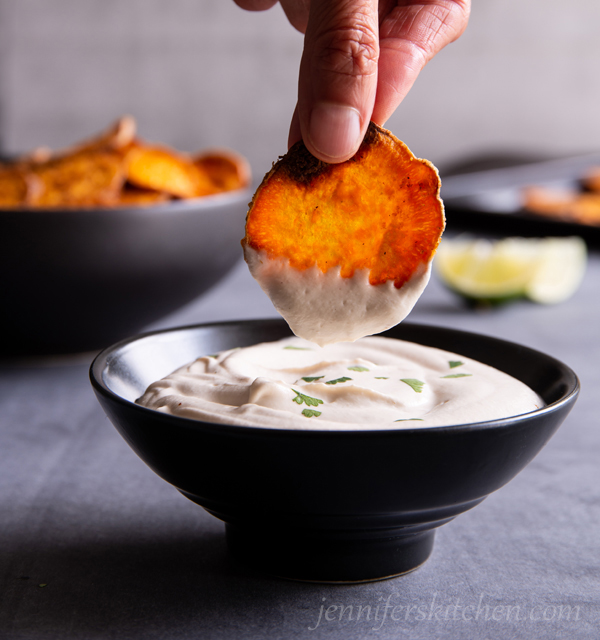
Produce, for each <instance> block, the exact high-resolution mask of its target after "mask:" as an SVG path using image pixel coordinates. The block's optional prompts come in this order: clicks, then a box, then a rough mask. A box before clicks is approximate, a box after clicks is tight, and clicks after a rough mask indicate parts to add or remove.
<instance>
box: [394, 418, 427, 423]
mask: <svg viewBox="0 0 600 640" xmlns="http://www.w3.org/2000/svg"><path fill="white" fill-rule="evenodd" d="M411 420H418V421H419V422H423V418H400V419H399V420H394V422H410V421H411Z"/></svg>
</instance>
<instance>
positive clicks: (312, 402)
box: [292, 389, 323, 407]
mask: <svg viewBox="0 0 600 640" xmlns="http://www.w3.org/2000/svg"><path fill="white" fill-rule="evenodd" d="M292 391H293V392H294V393H295V394H296V397H295V398H292V401H293V402H296V403H297V404H302V403H303V402H304V404H307V405H308V406H309V407H318V406H319V405H320V404H323V400H319V398H311V397H310V396H306V395H304V394H303V393H300V392H299V391H296V389H292Z"/></svg>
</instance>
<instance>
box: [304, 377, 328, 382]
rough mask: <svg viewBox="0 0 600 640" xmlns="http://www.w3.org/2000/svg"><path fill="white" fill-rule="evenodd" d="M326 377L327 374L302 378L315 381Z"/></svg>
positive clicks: (306, 380) (305, 380)
mask: <svg viewBox="0 0 600 640" xmlns="http://www.w3.org/2000/svg"><path fill="white" fill-rule="evenodd" d="M324 377H325V376H303V377H302V378H300V379H301V380H304V382H315V381H316V380H320V379H321V378H324Z"/></svg>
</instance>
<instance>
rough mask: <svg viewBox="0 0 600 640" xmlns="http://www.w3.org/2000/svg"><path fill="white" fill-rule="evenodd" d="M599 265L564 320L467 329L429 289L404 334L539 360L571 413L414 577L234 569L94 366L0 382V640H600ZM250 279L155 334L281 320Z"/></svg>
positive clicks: (234, 279)
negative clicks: (114, 409) (508, 343)
mask: <svg viewBox="0 0 600 640" xmlns="http://www.w3.org/2000/svg"><path fill="white" fill-rule="evenodd" d="M598 283H600V257H598V256H593V257H592V258H591V260H590V264H589V269H588V273H587V276H586V279H585V281H584V283H583V286H582V287H581V289H580V290H579V291H578V293H577V294H576V295H575V297H574V298H573V299H572V300H570V301H569V302H568V303H565V304H561V305H556V306H551V307H543V306H538V305H534V304H529V303H525V302H523V303H518V304H514V305H512V306H509V307H506V308H502V309H498V310H493V311H487V312H486V311H480V312H476V311H472V310H468V309H466V308H465V307H463V306H462V305H461V303H460V302H459V301H458V299H457V298H455V297H454V296H453V294H451V293H450V292H448V291H446V290H445V289H444V288H443V287H442V286H441V285H440V284H439V283H438V282H437V281H435V280H434V281H432V283H431V284H430V285H429V287H428V289H427V291H426V293H425V295H424V296H423V298H422V299H421V300H420V302H419V303H418V306H417V307H416V309H415V311H414V312H413V313H412V314H411V316H410V320H411V321H413V322H422V323H428V324H436V325H445V326H451V327H456V328H461V329H467V330H472V331H477V332H480V333H485V334H489V335H494V336H498V337H502V338H507V339H510V340H514V341H516V342H520V343H524V344H527V345H530V346H532V347H534V348H537V349H540V350H542V351H545V352H548V353H550V354H552V355H553V356H555V357H557V358H559V359H561V360H563V361H564V362H566V363H567V364H568V365H570V366H571V367H572V368H573V369H574V370H575V371H576V372H577V374H578V375H579V376H580V379H581V382H582V388H583V390H582V393H581V397H580V399H579V401H578V403H577V405H576V407H575V409H574V410H573V411H572V413H571V414H570V416H569V417H568V419H567V421H566V422H565V423H564V424H563V426H562V427H561V428H560V429H559V431H558V433H557V434H556V435H555V436H554V438H553V439H552V440H551V441H550V443H549V444H548V445H547V446H546V448H545V449H544V450H543V451H542V452H541V454H540V455H539V456H538V457H537V458H536V459H535V460H534V461H533V462H532V463H531V464H530V465H529V466H528V467H527V468H526V469H525V470H524V471H523V472H522V473H521V474H520V475H519V476H517V478H515V479H514V480H513V481H512V482H511V483H509V484H508V485H507V486H506V487H504V488H503V489H501V490H500V491H498V492H497V493H495V494H493V495H492V496H490V497H489V498H488V499H487V500H485V501H484V502H483V503H482V504H481V505H479V506H478V507H476V508H475V509H474V510H472V511H470V512H468V513H465V514H463V515H461V516H459V517H458V518H457V519H456V520H454V521H453V522H451V523H449V524H447V525H445V526H444V527H442V528H441V529H440V530H439V531H438V533H437V538H436V544H435V548H434V552H433V555H432V556H431V558H430V559H429V561H428V562H427V563H426V564H425V565H424V566H422V567H421V568H420V569H418V570H417V571H415V572H413V573H411V574H409V575H406V576H404V577H399V578H396V579H392V580H387V581H382V582H375V583H370V584H359V585H352V586H333V585H318V584H304V583H295V582H286V581H283V580H277V579H273V578H269V577H264V576H261V575H256V574H253V573H249V572H247V571H245V570H243V569H242V568H240V567H238V566H236V565H235V564H234V563H233V562H232V561H230V559H229V558H228V556H227V550H226V547H225V540H224V527H223V524H222V523H221V522H219V521H218V520H216V519H214V518H213V517H212V516H210V515H209V514H208V513H206V512H204V511H203V510H202V509H201V508H200V507H198V506H196V505H194V504H193V503H191V502H188V501H187V500H185V499H184V498H183V497H182V496H181V495H179V494H178V493H177V491H176V490H175V489H173V488H172V487H170V486H169V485H168V484H166V483H165V482H164V481H162V480H161V479H159V478H158V477H157V476H155V475H154V474H153V473H152V472H151V471H150V470H149V469H148V468H147V467H146V466H145V465H144V464H143V463H142V462H141V461H140V460H139V459H138V458H137V457H136V456H135V454H134V453H133V452H132V451H131V450H130V449H129V447H128V446H127V444H126V443H125V442H124V441H123V440H122V439H121V437H120V436H119V435H118V434H117V432H116V431H115V429H114V428H113V427H112V425H111V424H110V422H109V421H108V419H107V418H106V417H105V416H104V414H103V412H102V410H101V409H100V406H99V405H98V403H97V401H96V399H95V397H94V395H93V392H92V390H91V387H90V384H89V381H88V366H89V363H90V361H91V358H92V356H91V354H85V355H80V356H77V357H70V358H64V359H54V360H41V361H28V362H20V363H12V364H8V363H4V364H3V365H2V367H1V371H0V394H1V400H0V638H3V639H16V638H43V639H46V638H56V639H60V640H67V639H70V638H118V639H119V640H125V639H129V638H136V639H140V640H151V639H153V638H173V639H184V638H185V639H188V638H189V639H191V638H194V639H196V638H240V639H242V638H256V639H259V638H260V639H269V638H344V639H352V638H382V639H383V638H411V639H421V638H422V639H427V640H434V639H436V638H447V639H452V640H458V639H463V638H464V639H481V640H483V639H491V638H493V639H504V638H540V639H544V640H548V639H549V638H569V639H571V638H589V639H590V640H591V639H594V640H597V639H598V638H600V611H599V603H600V550H599V542H600V472H599V460H598V458H599V452H600V428H599V427H600V424H599V423H600V419H599V417H598V389H600V288H599V286H598ZM275 315H276V314H275V312H274V311H273V309H272V307H271V305H270V303H269V301H268V300H267V299H266V297H265V296H264V294H263V293H262V292H261V291H260V289H259V288H258V287H257V286H256V284H255V283H254V282H253V281H252V279H251V278H250V276H249V275H248V273H247V270H246V268H245V266H244V265H243V264H242V263H240V264H239V265H238V267H236V269H234V271H233V272H232V273H231V274H230V275H229V276H228V277H227V278H226V279H225V280H224V281H223V282H222V283H221V285H219V286H218V287H217V288H215V289H214V290H212V291H210V292H209V293H208V294H207V295H206V296H204V297H203V298H202V299H201V300H199V301H198V302H196V303H195V304H192V305H190V306H189V307H188V308H186V309H183V310H182V311H181V312H180V313H178V314H177V315H174V316H172V317H170V318H167V319H165V320H164V321H163V322H162V323H161V324H160V326H173V325H177V324H187V323H196V322H205V321H212V320H227V319H237V318H256V317H267V316H275Z"/></svg>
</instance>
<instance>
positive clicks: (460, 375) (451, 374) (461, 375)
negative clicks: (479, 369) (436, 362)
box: [441, 373, 473, 378]
mask: <svg viewBox="0 0 600 640" xmlns="http://www.w3.org/2000/svg"><path fill="white" fill-rule="evenodd" d="M472 375H473V374H472V373H450V374H449V375H447V376H441V377H442V378H468V377H469V376H472Z"/></svg>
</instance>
